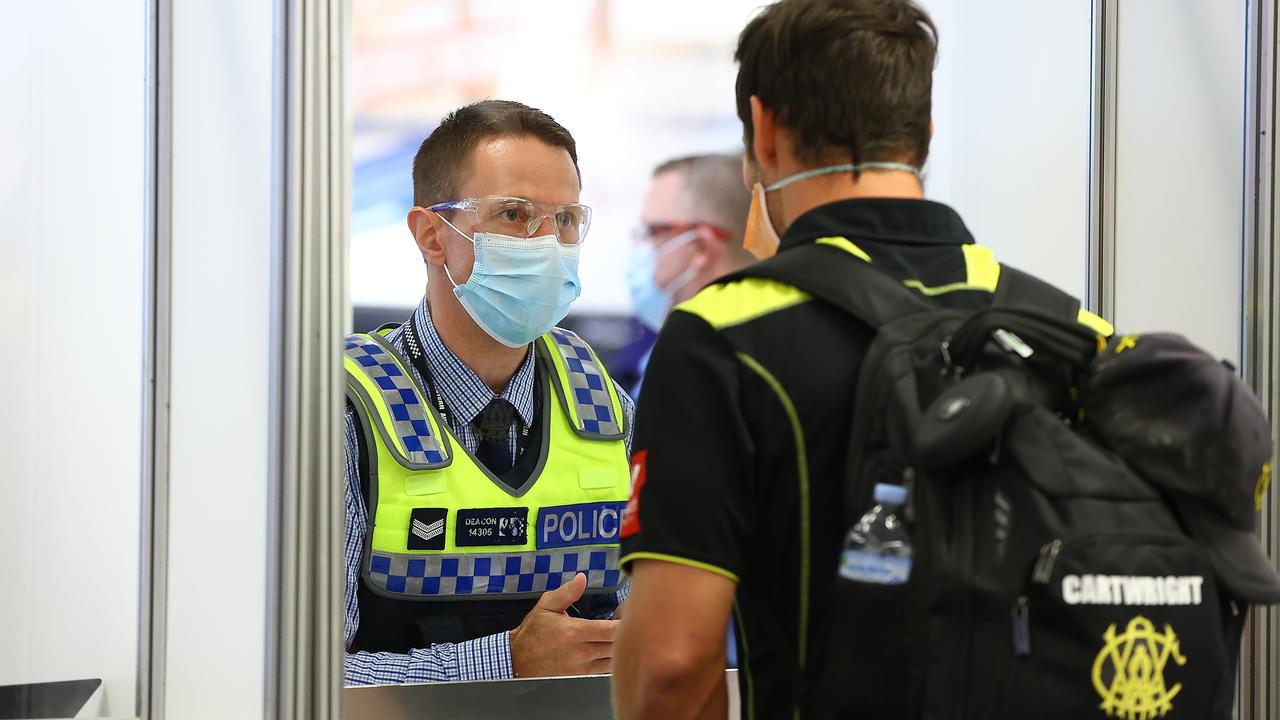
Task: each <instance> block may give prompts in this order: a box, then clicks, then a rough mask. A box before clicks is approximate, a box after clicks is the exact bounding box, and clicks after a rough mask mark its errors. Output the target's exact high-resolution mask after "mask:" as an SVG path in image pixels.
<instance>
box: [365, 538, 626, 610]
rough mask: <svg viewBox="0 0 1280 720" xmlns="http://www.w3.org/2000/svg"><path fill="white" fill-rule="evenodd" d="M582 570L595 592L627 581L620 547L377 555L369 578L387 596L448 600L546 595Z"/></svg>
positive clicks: (373, 554)
mask: <svg viewBox="0 0 1280 720" xmlns="http://www.w3.org/2000/svg"><path fill="white" fill-rule="evenodd" d="M580 572H581V573H585V574H586V576H587V588H588V589H589V590H595V591H608V590H614V589H616V588H617V587H618V585H619V584H620V582H621V580H622V571H621V570H619V569H618V547H617V546H616V545H613V546H605V547H599V548H577V549H563V550H541V551H526V552H512V553H467V554H455V555H444V554H437V555H428V556H421V555H401V554H395V553H381V552H374V553H372V556H371V561H370V570H369V573H368V574H367V575H366V577H367V578H368V580H369V582H370V583H371V584H372V585H373V586H374V587H375V588H376V589H378V590H381V591H383V592H384V593H387V594H395V595H408V596H414V597H419V598H433V597H434V598H441V599H448V598H452V597H457V596H499V595H500V596H511V595H523V594H526V593H542V592H545V591H547V590H555V589H556V588H558V587H560V586H561V585H563V584H564V583H567V582H569V581H570V580H572V579H573V576H574V575H576V574H578V573H580Z"/></svg>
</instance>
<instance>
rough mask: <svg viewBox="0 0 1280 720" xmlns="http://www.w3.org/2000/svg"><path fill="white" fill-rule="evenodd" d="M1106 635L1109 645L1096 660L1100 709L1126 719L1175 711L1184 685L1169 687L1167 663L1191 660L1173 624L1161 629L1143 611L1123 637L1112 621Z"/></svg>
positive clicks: (1147, 718)
mask: <svg viewBox="0 0 1280 720" xmlns="http://www.w3.org/2000/svg"><path fill="white" fill-rule="evenodd" d="M1102 639H1103V640H1105V641H1106V644H1105V645H1103V646H1102V650H1101V651H1099V652H1098V657H1097V658H1095V659H1094V661H1093V688H1094V689H1095V690H1097V691H1098V695H1099V696H1101V697H1102V704H1100V705H1099V706H1098V707H1099V708H1101V709H1102V710H1103V711H1105V712H1106V713H1107V716H1108V717H1115V718H1119V719H1120V720H1154V718H1158V717H1163V716H1164V715H1165V714H1166V713H1168V712H1169V711H1170V710H1172V709H1173V698H1174V697H1175V696H1176V695H1177V694H1178V693H1179V692H1181V691H1182V683H1174V685H1173V687H1167V686H1166V685H1165V681H1164V669H1165V665H1167V664H1168V662H1169V660H1170V658H1172V659H1173V661H1174V662H1175V663H1177V664H1178V665H1186V664H1187V658H1186V656H1185V655H1183V654H1182V652H1181V651H1180V650H1179V649H1178V645H1179V643H1178V636H1177V635H1175V634H1174V632H1173V628H1172V627H1170V626H1168V625H1165V626H1164V632H1163V633H1158V632H1156V629H1155V625H1153V624H1152V623H1151V621H1150V620H1148V619H1146V618H1144V617H1142V616H1141V615H1138V616H1137V617H1135V618H1134V619H1132V620H1130V621H1129V625H1128V627H1126V628H1125V631H1124V632H1123V633H1121V634H1119V635H1117V634H1116V626H1115V624H1112V625H1111V626H1110V627H1108V628H1107V631H1106V632H1105V633H1103V634H1102Z"/></svg>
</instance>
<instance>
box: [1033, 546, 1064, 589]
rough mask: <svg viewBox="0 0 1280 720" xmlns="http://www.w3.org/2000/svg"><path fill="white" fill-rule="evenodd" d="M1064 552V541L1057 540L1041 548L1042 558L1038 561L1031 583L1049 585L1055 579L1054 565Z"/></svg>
mask: <svg viewBox="0 0 1280 720" xmlns="http://www.w3.org/2000/svg"><path fill="white" fill-rule="evenodd" d="M1061 552H1062V540H1061V539H1055V540H1054V541H1053V542H1050V543H1046V544H1045V545H1044V547H1042V548H1040V557H1039V558H1038V559H1037V560H1036V566H1035V569H1034V570H1032V571H1031V582H1033V583H1036V584H1037V585H1048V584H1049V580H1050V579H1052V577H1053V565H1054V563H1056V562H1057V561H1058V554H1059V553H1061Z"/></svg>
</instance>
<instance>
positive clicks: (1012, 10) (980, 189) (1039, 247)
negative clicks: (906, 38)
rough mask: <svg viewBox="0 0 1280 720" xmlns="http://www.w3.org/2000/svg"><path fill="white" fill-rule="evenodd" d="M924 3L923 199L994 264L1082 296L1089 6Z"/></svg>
mask: <svg viewBox="0 0 1280 720" xmlns="http://www.w3.org/2000/svg"><path fill="white" fill-rule="evenodd" d="M923 4H924V6H925V7H926V8H927V9H928V10H929V12H930V15H931V16H932V17H933V19H934V22H935V23H937V25H938V31H939V35H940V42H939V60H938V67H937V70H936V71H935V73H934V123H935V134H934V139H933V148H932V151H931V159H930V162H929V163H928V167H927V171H928V174H927V184H926V188H925V189H926V193H927V195H928V196H929V197H930V198H933V199H935V200H940V201H942V202H945V203H948V204H950V205H952V206H953V207H955V208H956V210H957V211H959V213H960V215H961V216H962V217H963V218H964V219H965V222H966V224H968V226H969V229H970V230H971V231H972V232H973V234H974V236H975V238H976V240H977V241H978V242H980V243H982V244H984V245H988V246H990V247H992V248H994V249H995V251H996V256H997V257H998V258H999V259H1000V260H1001V261H1003V262H1007V263H1009V264H1010V265H1014V266H1016V267H1019V268H1021V269H1023V270H1026V271H1027V272H1030V273H1033V274H1035V275H1038V276H1040V277H1042V278H1044V279H1045V280H1048V281H1050V282H1052V283H1054V284H1056V285H1058V286H1059V287H1061V288H1062V289H1063V290H1066V291H1067V292H1070V293H1072V294H1074V295H1076V296H1077V297H1080V298H1082V299H1083V298H1084V297H1085V292H1086V278H1087V271H1088V190H1089V187H1088V181H1089V177H1088V173H1089V117H1090V115H1089V113H1090V92H1091V91H1090V86H1089V80H1090V64H1089V63H1090V48H1091V37H1092V36H1091V25H1090V10H1089V3H1088V2H1084V1H1083V0H1080V1H1077V2H1027V1H1026V0H984V1H983V2H979V3H975V2H966V1H965V0H925V1H924V3H923Z"/></svg>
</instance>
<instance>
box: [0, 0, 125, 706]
mask: <svg viewBox="0 0 1280 720" xmlns="http://www.w3.org/2000/svg"><path fill="white" fill-rule="evenodd" d="M0 14H2V15H3V18H4V20H3V22H0V97H3V98H4V99H5V100H4V107H5V110H4V112H0V327H2V328H4V337H3V340H0V378H4V383H3V385H4V391H5V393H4V394H5V411H4V413H3V415H0V548H4V551H3V552H2V553H0V685H4V684H10V683H22V682H39V681H49V680H65V679H71V678H88V677H94V678H99V677H100V678H103V680H104V681H105V684H106V702H107V706H106V710H107V712H109V713H110V714H113V715H121V716H123V715H133V714H134V708H135V705H134V701H135V698H134V695H135V685H136V675H137V667H138V663H137V647H138V607H139V594H138V587H139V584H138V583H139V545H138V543H139V536H140V533H139V527H140V526H139V523H140V509H139V508H140V492H141V443H142V403H143V396H142V375H143V337H142V335H143V328H144V309H145V308H144V301H145V294H144V291H145V289H144V285H143V282H144V277H143V256H144V247H145V240H146V235H145V201H146V192H147V188H146V176H145V157H146V156H145V141H146V137H145V131H146V115H147V108H146V85H145V75H146V50H145V48H146V32H147V16H146V5H145V4H144V3H140V2H134V3H102V2H97V1H96V0H63V1H62V2H57V3H35V2H27V3H22V2H19V3H4V4H3V7H2V8H0Z"/></svg>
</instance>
